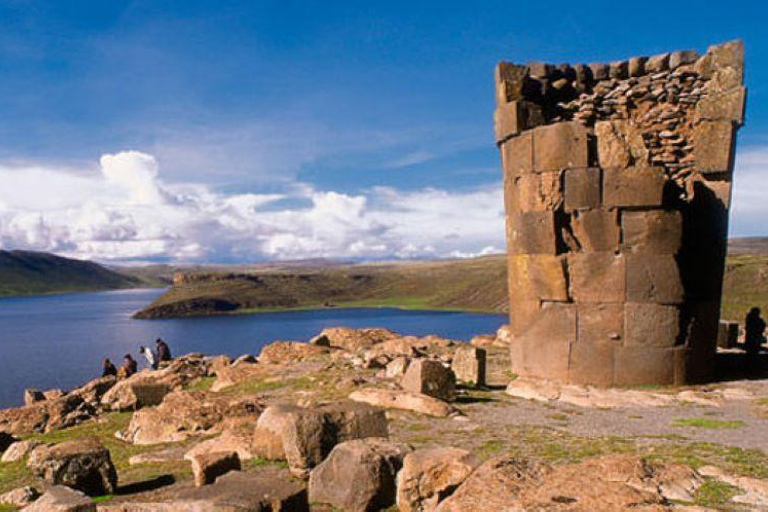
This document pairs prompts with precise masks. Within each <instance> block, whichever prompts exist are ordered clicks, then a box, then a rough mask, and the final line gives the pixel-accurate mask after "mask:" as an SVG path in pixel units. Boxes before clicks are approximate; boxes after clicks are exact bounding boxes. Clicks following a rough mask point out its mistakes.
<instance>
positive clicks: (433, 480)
mask: <svg viewBox="0 0 768 512" xmlns="http://www.w3.org/2000/svg"><path fill="white" fill-rule="evenodd" d="M477 465H478V461H477V459H476V458H475V457H474V456H473V455H472V454H471V453H469V452H468V451H467V450H462V449H460V448H448V447H438V448H425V449H421V450H416V451H414V452H412V453H409V454H408V455H406V456H405V459H404V461H403V469H402V470H401V471H400V473H398V475H397V507H398V509H399V510H400V511H401V512H431V511H433V510H435V508H436V507H437V505H438V504H439V503H440V502H441V501H443V500H444V499H446V498H447V497H448V496H450V495H451V494H452V493H453V492H454V491H455V490H456V488H457V487H458V486H459V485H460V484H461V483H462V482H463V481H464V480H466V479H467V477H468V476H469V475H470V474H471V473H472V471H474V470H475V468H476V467H477Z"/></svg>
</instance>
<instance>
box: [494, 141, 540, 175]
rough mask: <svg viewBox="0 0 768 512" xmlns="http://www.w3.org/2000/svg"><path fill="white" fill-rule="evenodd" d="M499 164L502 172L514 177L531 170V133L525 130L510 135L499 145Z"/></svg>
mask: <svg viewBox="0 0 768 512" xmlns="http://www.w3.org/2000/svg"><path fill="white" fill-rule="evenodd" d="M501 164H502V168H503V169H504V174H505V175H506V176H508V177H516V176H519V175H521V174H524V173H527V172H532V171H533V134H532V133H531V132H526V133H523V134H520V135H518V136H517V137H512V138H511V139H509V140H508V141H506V142H505V143H503V144H502V145H501Z"/></svg>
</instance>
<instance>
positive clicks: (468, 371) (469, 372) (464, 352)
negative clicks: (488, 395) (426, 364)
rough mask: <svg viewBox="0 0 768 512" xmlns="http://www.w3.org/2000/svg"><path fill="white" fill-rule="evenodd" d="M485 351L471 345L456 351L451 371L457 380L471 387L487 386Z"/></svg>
mask: <svg viewBox="0 0 768 512" xmlns="http://www.w3.org/2000/svg"><path fill="white" fill-rule="evenodd" d="M485 355H486V352H485V349H482V348H477V347H473V346H470V345H466V346H461V347H459V348H458V349H456V352H455V353H454V354H453V361H452V362H451V369H452V370H453V373H455V374H456V380H458V381H459V382H462V383H464V384H467V385H471V386H479V387H482V386H485Z"/></svg>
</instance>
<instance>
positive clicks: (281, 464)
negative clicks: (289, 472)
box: [251, 457, 288, 469]
mask: <svg viewBox="0 0 768 512" xmlns="http://www.w3.org/2000/svg"><path fill="white" fill-rule="evenodd" d="M251 465H252V466H254V467H257V468H262V467H265V466H271V467H277V468H281V469H288V463H287V462H286V461H284V460H267V459H262V458H261V457H256V458H255V459H251Z"/></svg>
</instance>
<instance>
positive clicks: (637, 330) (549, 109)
mask: <svg viewBox="0 0 768 512" xmlns="http://www.w3.org/2000/svg"><path fill="white" fill-rule="evenodd" d="M743 53H744V49H743V45H742V43H741V42H740V41H736V42H729V43H725V44H722V45H717V46H712V47H710V48H709V50H708V51H707V53H706V54H704V55H702V56H699V55H698V54H697V53H696V52H695V51H679V52H674V53H669V54H664V55H658V56H654V57H650V58H646V57H635V58H632V59H629V60H628V61H621V62H613V63H610V64H590V65H582V64H579V65H573V66H571V65H568V64H561V65H558V66H554V65H550V64H543V63H529V64H527V65H514V64H509V63H505V62H502V63H500V64H499V65H498V66H497V68H496V100H497V109H496V113H495V128H496V130H495V132H496V142H497V145H498V146H499V148H500V150H501V160H502V167H503V170H504V198H505V199H504V200H505V209H506V213H507V248H508V269H509V289H510V317H511V318H510V320H511V329H512V332H513V335H514V339H513V341H512V345H511V346H512V348H511V350H512V354H511V355H512V366H513V371H514V372H515V373H517V374H519V375H527V376H535V377H542V378H548V379H554V380H558V381H563V382H570V383H579V384H593V385H599V386H613V385H639V384H673V383H686V382H695V381H701V380H706V379H708V378H710V376H711V373H712V369H713V364H714V354H715V350H716V341H717V331H718V320H719V310H720V296H721V291H722V277H723V271H724V261H725V253H726V243H727V228H728V208H729V206H730V197H731V176H732V171H733V154H734V145H735V133H736V129H737V128H738V127H739V126H741V124H742V123H743V121H744V105H745V97H746V90H745V88H744V87H743V85H742V83H743V70H744V64H743V60H744V58H743Z"/></svg>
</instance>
